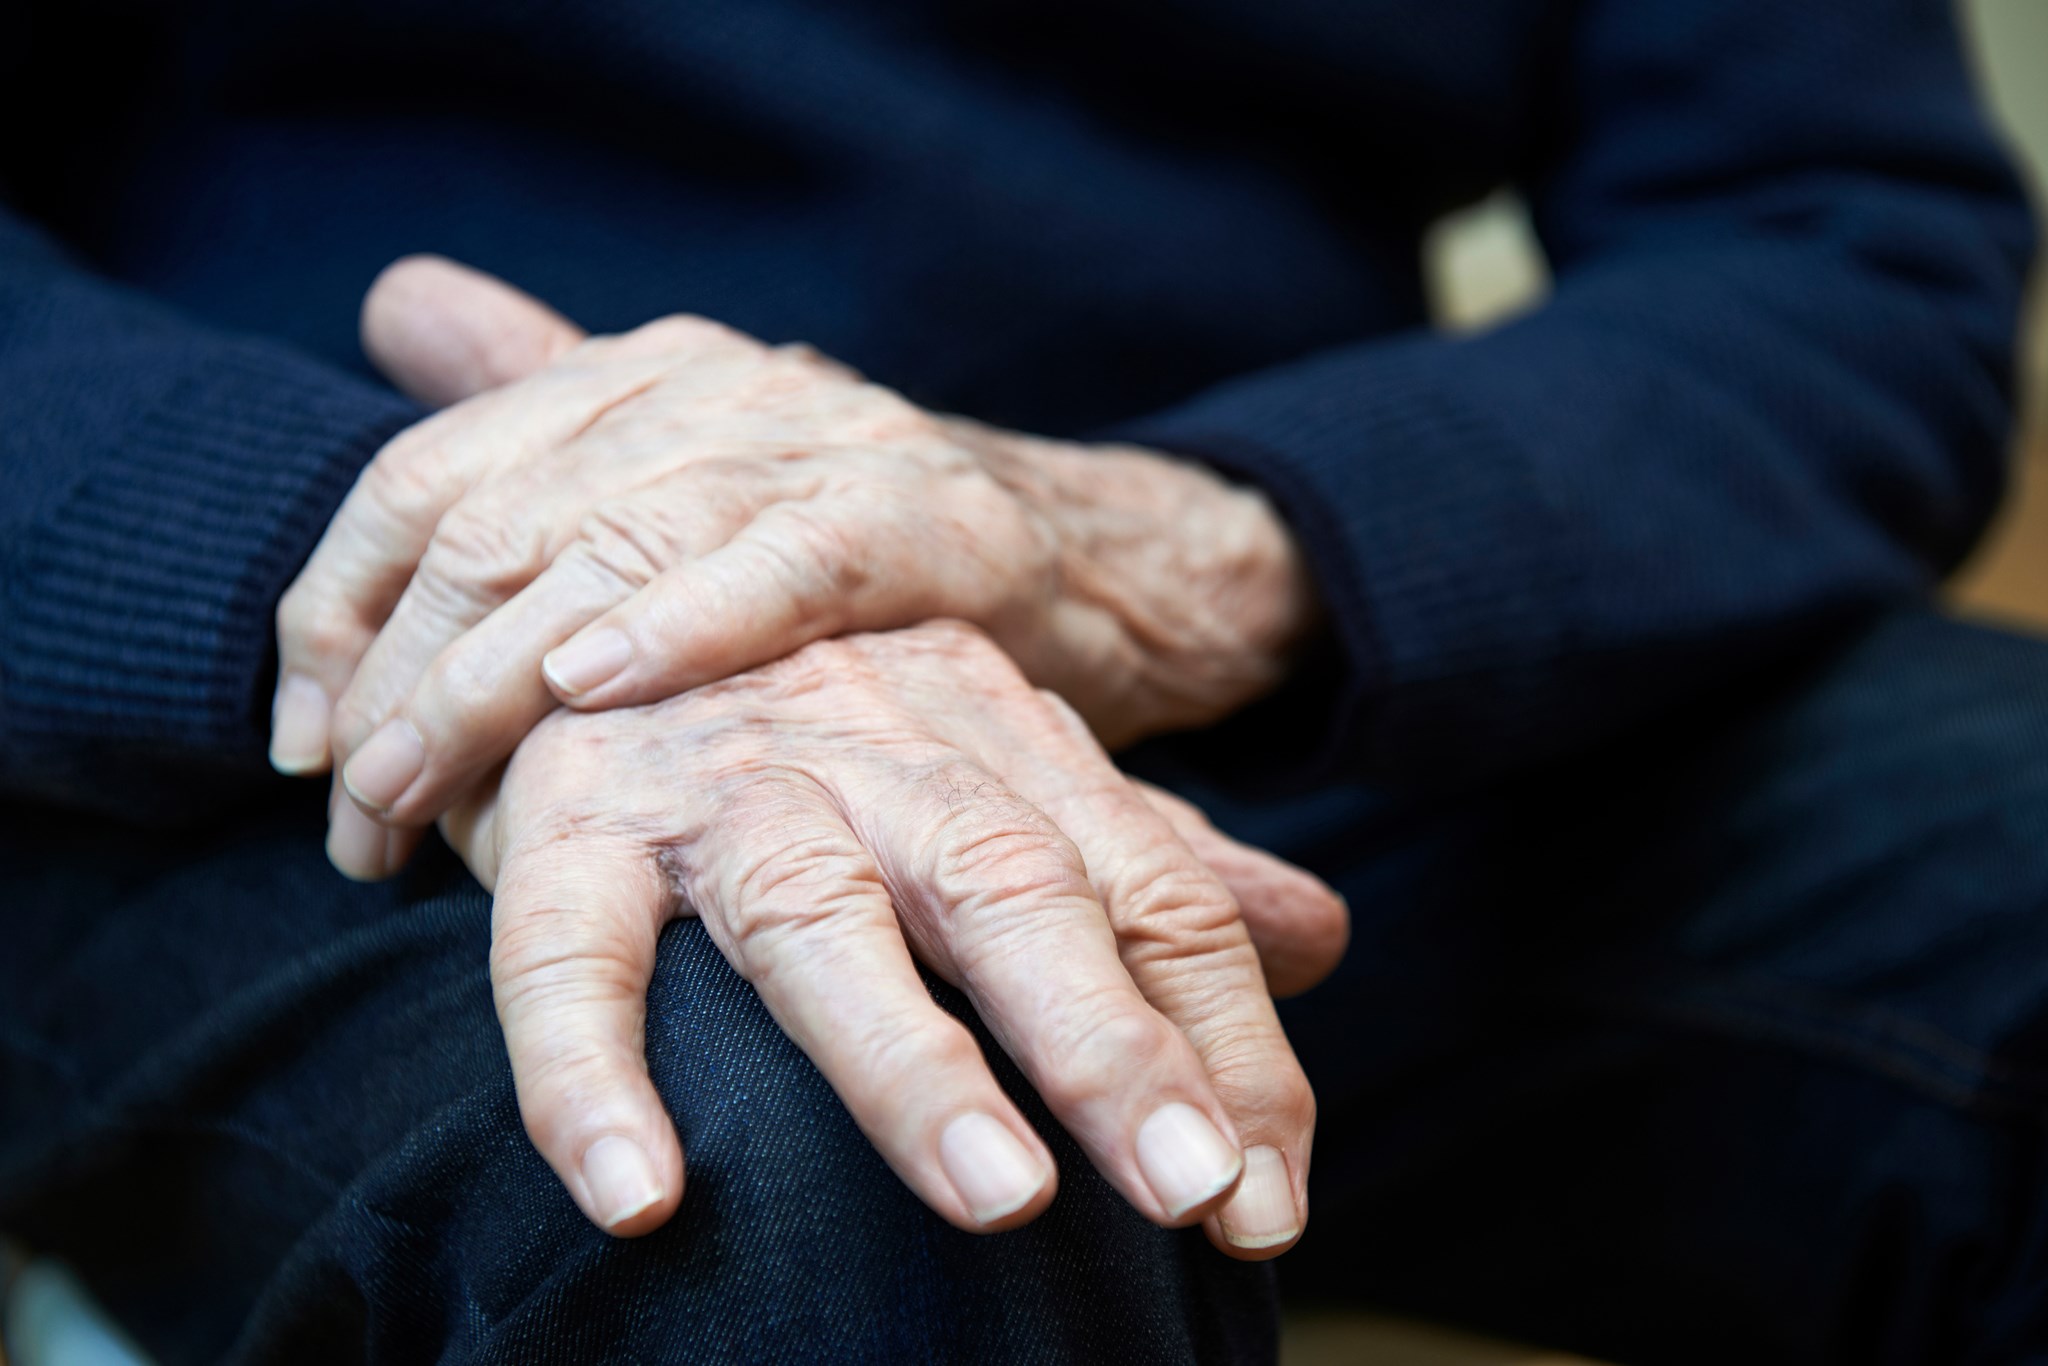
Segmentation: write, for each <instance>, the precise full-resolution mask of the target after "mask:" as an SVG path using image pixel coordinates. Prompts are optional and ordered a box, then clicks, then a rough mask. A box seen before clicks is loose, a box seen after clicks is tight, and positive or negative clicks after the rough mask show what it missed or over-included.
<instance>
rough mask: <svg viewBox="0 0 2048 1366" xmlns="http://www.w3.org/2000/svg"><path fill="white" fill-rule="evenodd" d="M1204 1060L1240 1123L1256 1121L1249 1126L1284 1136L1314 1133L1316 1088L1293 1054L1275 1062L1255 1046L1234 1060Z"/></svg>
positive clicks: (1268, 1052) (1231, 1058)
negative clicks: (1312, 1085)
mask: <svg viewBox="0 0 2048 1366" xmlns="http://www.w3.org/2000/svg"><path fill="white" fill-rule="evenodd" d="M1281 1046H1282V1047H1283V1048H1284V1047H1285V1045H1284V1044H1282V1045H1281ZM1204 1061H1205V1063H1206V1064H1207V1065H1208V1067H1209V1073H1210V1077H1211V1079H1212V1080H1213V1081H1214V1083H1215V1086H1216V1094H1217V1095H1218V1097H1220V1098H1221V1099H1222V1101H1223V1105H1224V1108H1225V1109H1227V1110H1229V1111H1230V1113H1231V1114H1232V1115H1233V1116H1236V1117H1239V1118H1240V1121H1241V1122H1242V1121H1245V1120H1249V1121H1253V1123H1251V1124H1249V1125H1248V1126H1247V1127H1249V1128H1253V1129H1255V1130H1264V1131H1267V1132H1278V1133H1281V1134H1308V1133H1313V1132H1314V1131H1315V1127H1316V1093H1315V1089H1314V1088H1313V1087H1311V1086H1310V1085H1309V1081H1308V1078H1307V1077H1306V1076H1305V1075H1303V1073H1302V1070H1301V1068H1300V1066H1299V1065H1298V1064H1297V1063H1295V1061H1294V1059H1293V1057H1292V1056H1291V1055H1289V1056H1288V1057H1286V1058H1285V1059H1284V1060H1276V1059H1275V1058H1274V1056H1273V1053H1272V1051H1271V1050H1270V1049H1267V1048H1264V1047H1252V1048H1246V1049H1244V1050H1243V1051H1242V1053H1241V1055H1239V1056H1237V1057H1234V1058H1233V1057H1222V1058H1216V1057H1205V1059H1204Z"/></svg>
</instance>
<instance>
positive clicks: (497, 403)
mask: <svg viewBox="0 0 2048 1366" xmlns="http://www.w3.org/2000/svg"><path fill="white" fill-rule="evenodd" d="M364 335H365V343H366V346H367V348H368V349H369V351H370V354H371V355H372V357H373V358H374V359H375V360H377V362H378V363H379V364H380V365H381V366H382V367H383V368H384V369H385V370H386V371H387V373H389V374H390V375H391V376H392V377H393V378H394V380H396V381H397V382H398V383H399V384H400V385H401V387H406V388H409V389H411V390H412V391H413V392H415V393H418V394H420V395H421V396H423V397H426V398H428V399H430V400H433V401H446V400H450V399H456V398H464V396H466V395H474V396H472V397H466V398H465V400H464V401H462V402H459V403H458V404H457V405H456V406H454V407H452V408H450V409H447V410H446V411H444V412H441V413H439V414H437V415H435V416H434V417H432V418H430V419H428V420H426V421H424V422H422V423H420V424H419V425H417V426H416V427H414V428H412V429H411V430H409V431H407V432H405V433H403V434H401V435H400V436H399V437H398V438H396V439H395V440H393V441H392V442H391V443H390V444H389V445H388V446H387V447H386V448H385V449H384V450H383V451H382V452H380V453H379V454H378V456H377V458H376V459H375V460H374V461H373V462H372V463H371V464H370V466H369V467H368V468H367V469H366V470H365V472H364V474H363V476H362V478H361V480H360V481H359V483H358V484H357V486H356V488H355V489H354V490H353V492H351V494H350V495H349V497H348V499H347V501H346V502H345V503H344V505H343V507H342V508H341V510H340V512H339V513H338V514H337V516H336V517H335V519H334V522H333V524H332V526H331V527H330V528H329V530H328V532H327V534H326V536H325V538H324V539H323V540H322V541H321V543H320V546H319V548H318V550H317V551H316V552H315V553H314V555H313V558H312V560H311V561H310V563H309V564H308V565H307V567H306V569H305V571H304V572H303V574H301V576H300V577H299V579H298V581H297V582H296V583H295V584H294V585H293V587H292V588H291V590H290V592H289V593H288V594H287V595H286V596H285V599H284V601H283V604H282V606H281V607H280V609H279V613H278V638H279V645H280V655H281V681H280V686H279V692H278V698H277V708H276V716H277V728H276V740H275V744H274V747H273V755H274V757H275V759H276V761H277V762H278V763H279V766H280V767H283V768H285V769H287V770H288V771H294V772H305V771H313V770H316V769H318V768H320V767H322V766H324V765H325V764H326V763H327V762H328V759H329V753H330V747H329V740H330V737H331V741H332V757H333V760H334V761H335V762H336V763H337V764H345V765H346V767H345V768H344V769H343V770H342V772H343V774H344V776H345V778H346V783H347V789H348V792H349V794H350V795H351V796H352V797H353V798H354V800H355V804H356V806H358V807H359V808H360V809H361V812H363V813H366V814H367V815H368V816H371V817H374V818H375V820H376V822H378V824H374V825H373V824H371V822H370V821H369V820H366V819H365V818H364V816H363V815H358V814H357V812H356V811H354V810H350V809H347V808H344V807H340V806H339V805H337V814H336V822H335V831H334V835H333V838H332V839H331V841H330V850H331V852H332V853H333V854H334V856H335V861H336V862H337V864H339V865H340V866H341V867H342V868H343V869H344V871H347V872H350V873H352V874H353V875H356V876H361V877H374V876H379V875H382V874H384V873H388V872H390V871H392V870H393V869H394V868H395V867H396V866H397V864H398V863H400V862H402V861H403V857H404V855H405V853H406V851H407V849H408V848H409V846H410V841H411V834H410V833H409V831H410V830H413V829H417V828H419V827H423V826H425V825H426V824H429V823H430V822H431V821H432V820H433V819H434V817H435V816H436V815H438V814H439V813H440V812H441V811H443V810H445V809H446V808H447V807H448V805H449V804H450V803H452V802H453V801H454V800H456V798H457V797H458V796H459V795H460V794H461V793H462V792H463V791H465V790H466V789H467V788H468V787H469V786H470V785H471V784H472V783H474V782H475V781H476V780H477V779H478V778H479V777H480V776H481V775H483V774H485V773H487V772H488V771H489V770H490V769H491V767H492V766H493V765H495V764H496V763H498V762H499V761H500V760H502V759H503V758H504V757H505V755H507V754H509V753H510V752H511V750H512V748H513V746H515V745H516V744H517V743H518V742H519V740H520V738H521V737H522V736H524V735H525V734H526V732H527V731H528V730H529V729H530V728H531V727H532V726H533V725H534V724H535V723H536V722H538V721H539V720H540V719H541V717H543V716H544V715H546V714H547V713H548V712H549V711H551V710H553V709H554V708H555V707H556V706H557V705H558V703H567V704H568V705H570V706H572V707H576V708H581V709H602V708H609V707H616V706H622V705H628V704H639V703H645V702H650V701H655V700H659V699H661V698H665V697H669V696H673V695H674V694H676V693H678V692H681V691H683V690H685V689H688V688H691V687H695V686H697V685H699V684H702V683H706V682H711V681H715V680H718V679H721V678H725V677H728V676H730V675H732V674H735V673H738V672H740V671H742V670H744V669H747V668H750V667H752V666H754V665H757V664H760V663H764V662H766V661H769V660H773V659H777V658H780V657H782V656H784V655H787V654H789V653H790V652H791V651H793V650H795V649H797V648H799V647H800V646H802V645H804V644H805V643H807V642H809V641H813V640H818V639H822V638H825V637H828V636H833V635H839V634H842V633H845V632H849V631H866V630H882V629H889V628H894V627H900V626H907V625H911V624H914V623H917V622H920V621H925V620H928V619H931V618H935V617H957V618H963V619H966V620H970V621H973V622H975V623H977V624H979V625H980V626H982V627H983V628H984V629H985V630H986V631H987V632H988V633H989V634H990V635H991V636H993V637H994V638H995V639H996V641H997V642H998V643H999V644H1001V645H1002V646H1003V648H1004V649H1005V650H1007V651H1008V652H1009V654H1010V655H1011V657H1012V658H1014V659H1015V660H1017V661H1018V663H1019V664H1020V665H1021V666H1022V668H1023V669H1024V672H1025V673H1026V674H1027V675H1028V676H1029V677H1030V678H1031V679H1032V681H1034V682H1035V683H1038V684H1040V685H1041V686H1045V687H1049V688H1052V689H1053V690H1055V691H1057V692H1059V693H1060V694H1061V695H1062V696H1064V697H1066V698H1067V699H1068V700H1069V701H1070V702H1071V703H1072V704H1073V705H1074V706H1075V707H1076V708H1077V709H1078V710H1079V711H1080V712H1081V713H1082V715H1083V716H1084V717H1085V718H1086V719H1087V721H1088V722H1089V724H1090V725H1091V726H1092V727H1093V728H1094V730H1095V731H1096V733H1097V734H1098V735H1099V736H1101V737H1102V738H1103V739H1104V740H1105V741H1106V742H1107V743H1109V744H1111V745H1116V744H1120V743H1123V742H1125V741H1128V740H1131V739H1133V738H1136V737H1138V736H1139V735H1141V734H1144V733H1147V732H1151V731H1157V730H1163V729H1171V728H1176V727H1181V726H1188V725H1197V724H1202V723H1205V722H1208V721H1211V720H1214V719H1217V718H1219V717H1221V716H1223V715H1225V714H1227V713H1229V712H1230V711H1232V710H1234V709H1235V708H1237V707H1238V706H1241V705H1242V704H1243V703H1245V702H1246V701H1248V700H1250V699H1251V698H1252V697H1254V696H1256V695H1257V694H1259V693H1261V692H1263V691H1265V690H1266V689H1268V688H1270V687H1271V686H1272V685H1273V684H1274V683H1275V682H1276V681H1277V680H1278V679H1279V678H1280V677H1281V675H1282V672H1283V670H1284V667H1285V661H1286V656H1287V654H1288V651H1289V649H1290V647H1291V646H1292V645H1293V644H1294V643H1295V641H1296V640H1297V638H1298V637H1299V636H1300V635H1301V634H1302V633H1303V631H1304V630H1305V629H1307V626H1308V623H1309V620H1310V616H1311V613H1312V611H1313V606H1312V601H1311V596H1310V593H1309V590H1308V588H1307V586H1306V585H1307V580H1306V578H1305V575H1304V571H1303V569H1302V566H1301V562H1300V558H1299V555H1298V553H1297V552H1296V549H1295V547H1294V544H1293V542H1292V540H1291V538H1290V536H1289V534H1288V533H1287V531H1286V530H1285V528H1284V527H1283V526H1282V525H1281V523H1280V522H1279V521H1278V520H1277V518H1276V517H1275V516H1274V515H1273V513H1272V510H1271V509H1270V507H1269V506H1268V505H1267V503H1266V502H1265V500H1264V499H1263V498H1262V497H1261V496H1260V495H1258V494H1256V493H1254V492H1251V491H1248V490H1245V489H1240V488H1236V487H1233V486H1231V485H1229V484H1227V483H1225V482H1224V481H1223V480H1221V479H1219V478H1217V477H1216V476H1214V475H1212V474H1210V473H1208V472H1206V471H1204V470H1202V469H1200V468H1198V467H1195V466H1192V465H1188V464H1184V463H1181V462H1178V461H1174V460H1170V459H1167V458H1165V457H1163V456H1159V455H1155V454H1152V453H1149V452H1145V451H1140V450H1136V449H1130V448H1107V447H1095V448H1084V447H1079V446H1072V445H1067V444H1064V443H1059V442H1052V441H1042V440H1036V439H1032V438H1027V437H1022V436H1017V435H1013V434H1009V433H1004V432H998V431H995V430H992V429H988V428H984V427H980V426H977V425H974V424H972V423H968V422H965V421H961V420H958V419H949V418H942V417H938V416H934V415H932V414H930V413H927V412H924V411H923V410H921V409H919V408H917V407H916V406H914V405H912V404H911V403H909V402H907V401H905V400H904V399H903V398H901V397H900V396H898V395H896V394H894V393H892V392H890V391H889V390H887V389H884V388H881V387H879V386H877V385H873V384H868V383H864V382H862V381H861V380H860V378H859V377H858V376H855V375H853V374H851V373H850V372H848V371H847V370H845V369H843V368H841V367H839V366H837V365H835V364H833V363H831V362H829V361H827V360H825V359H824V358H822V357H820V356H818V355H817V354H816V353H814V352H811V351H809V350H808V349H806V348H803V347H770V346H765V345H763V344H761V343H759V342H756V341H754V340H752V339H751V338H748V337H745V336H743V335H741V334H739V333H737V332H734V331H731V330H730V329H728V328H725V327H722V326H720V325H718V324H716V323H712V322H708V321H706V320H704V319H701V318H692V317H671V318H664V319H662V320H660V321H657V322H654V323H650V324H648V325H647V326H645V327H642V328H640V329H638V330H636V331H634V332H630V333H627V334H624V335H622V336H615V337H601V338H595V339H589V340H584V339H583V338H582V336H581V334H580V333H579V332H578V331H577V330H576V329H575V328H574V327H572V326H571V325H570V324H568V323H567V322H565V321H563V320H562V319H561V318H559V317H557V316H556V315H554V314H552V313H551V312H549V311H547V310H546V309H545V308H543V307H542V306H541V305H539V304H538V303H536V302H534V301H533V300H531V299H529V298H527V297H526V296H524V295H522V294H519V293H518V292H517V291H514V290H512V289H510V288H509V287H508V286H505V285H503V284H501V283H499V282H497V281H495V280H492V279H490V278H489V277H485V276H481V275H478V274H476V273H475V272H471V271H467V270H465V269H463V268H461V267H457V266H454V265H453V264H451V263H448V262H445V261H437V260H433V259H414V260H409V261H405V262H401V263H399V264H398V265H396V266H394V267H392V268H391V269H390V270H388V271H387V272H386V273H385V275H384V276H383V277H381V278H380V280H379V282H378V284H377V285H376V286H375V287H374V288H373V290H372V291H371V294H370V296H369V297H368V299H366V301H365V307H364ZM492 386H500V387H492ZM544 658H545V662H546V667H545V670H544V669H543V659H544Z"/></svg>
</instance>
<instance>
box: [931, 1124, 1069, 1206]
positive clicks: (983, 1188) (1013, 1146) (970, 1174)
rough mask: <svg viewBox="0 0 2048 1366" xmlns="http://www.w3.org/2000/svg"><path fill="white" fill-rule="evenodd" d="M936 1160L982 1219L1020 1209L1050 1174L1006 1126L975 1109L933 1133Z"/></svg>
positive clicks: (1035, 1193)
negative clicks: (936, 1136)
mask: <svg viewBox="0 0 2048 1366" xmlns="http://www.w3.org/2000/svg"><path fill="white" fill-rule="evenodd" d="M939 1165H940V1166H942V1167H944V1168H945V1169H946V1176H947V1177H948V1178H949V1179H950V1180H951V1181H952V1183H953V1189H954V1190H956V1191H959V1192H960V1198H961V1199H962V1200H965V1201H966V1202H967V1212H968V1213H970V1214H972V1215H973V1216H974V1218H975V1221H976V1222H977V1223H983V1224H992V1223H994V1222H995V1221H996V1220H998V1219H1000V1218H1002V1217H1003V1216H1004V1215H1007V1214H1015V1213H1016V1212H1017V1211H1018V1210H1020V1209H1023V1208H1024V1206H1026V1205H1028V1204H1030V1203H1031V1198H1032V1197H1033V1196H1035V1195H1037V1194H1038V1193H1039V1192H1040V1191H1041V1190H1044V1189H1045V1181H1046V1178H1047V1177H1048V1176H1050V1175H1052V1173H1051V1172H1049V1171H1047V1170H1046V1167H1045V1164H1044V1163H1043V1162H1040V1161H1039V1160H1038V1159H1037V1158H1036V1157H1033V1156H1032V1155H1031V1150H1030V1149H1028V1148H1026V1147H1025V1146H1024V1145H1023V1144H1022V1143H1019V1142H1018V1141H1017V1136H1016V1135H1015V1134H1013V1133H1011V1132H1010V1129H1009V1126H1008V1125H1006V1124H1004V1123H1003V1122H1002V1121H1001V1120H999V1119H996V1118H995V1117H994V1116H992V1115H984V1114H981V1113H979V1112H975V1113H972V1114H965V1115H961V1116H960V1117H959V1118H958V1119H956V1120H954V1121H953V1122H952V1123H951V1124H948V1125H947V1126H946V1129H945V1132H944V1133H942V1134H940V1135H939Z"/></svg>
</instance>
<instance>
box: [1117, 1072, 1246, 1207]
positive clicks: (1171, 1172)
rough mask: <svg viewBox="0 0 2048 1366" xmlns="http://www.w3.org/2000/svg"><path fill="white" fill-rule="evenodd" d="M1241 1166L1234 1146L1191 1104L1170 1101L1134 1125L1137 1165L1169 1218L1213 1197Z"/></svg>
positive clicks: (1226, 1184)
mask: <svg viewBox="0 0 2048 1366" xmlns="http://www.w3.org/2000/svg"><path fill="white" fill-rule="evenodd" d="M1243 1168H1244V1158H1243V1157H1241V1156H1239V1155H1238V1151H1237V1149H1235V1148H1233V1147H1231V1146H1230V1144H1229V1142H1227V1141H1226V1140H1225V1139H1224V1137H1223V1135H1222V1134H1220V1133H1218V1132H1216V1126H1215V1125H1213V1124H1211V1123H1210V1122H1209V1120H1208V1117H1207V1116H1205V1115H1204V1114H1203V1113H1202V1112H1201V1111H1200V1110H1197V1109H1196V1108H1195V1107H1194V1106H1192V1105H1187V1104H1184V1103H1182V1102H1181V1101H1177V1100H1176V1101H1172V1102H1170V1103H1168V1104H1166V1105H1162V1106H1160V1107H1159V1108H1158V1109H1157V1110H1154V1111H1153V1112H1152V1115H1151V1118H1149V1119H1147V1120H1146V1121H1145V1122H1144V1123H1143V1124H1141V1125H1139V1126H1138V1169H1139V1170H1140V1171H1142V1172H1144V1173H1145V1181H1146V1183H1147V1184H1149V1185H1150V1186H1151V1187H1152V1193H1153V1194H1154V1195H1156V1196H1158V1197H1159V1203H1160V1204H1162V1205H1164V1206H1166V1212H1167V1214H1168V1215H1169V1216H1170V1217H1172V1218H1175V1219H1178V1218H1180V1216H1181V1215H1183V1214H1186V1213H1187V1212H1188V1211H1189V1210H1191V1209H1193V1208H1194V1207H1195V1206H1197V1205H1200V1204H1203V1203H1205V1202H1207V1201H1209V1200H1213V1199H1215V1198H1216V1195H1217V1193H1218V1192H1219V1191H1223V1190H1226V1189H1228V1188H1229V1186H1230V1183H1231V1182H1233V1181H1235V1180H1237V1174H1238V1172H1239V1171H1241V1170H1243Z"/></svg>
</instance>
